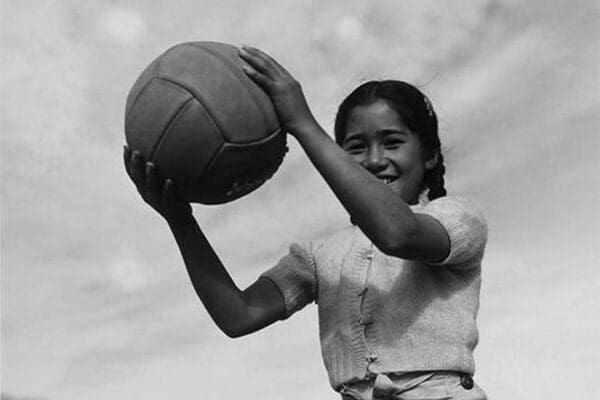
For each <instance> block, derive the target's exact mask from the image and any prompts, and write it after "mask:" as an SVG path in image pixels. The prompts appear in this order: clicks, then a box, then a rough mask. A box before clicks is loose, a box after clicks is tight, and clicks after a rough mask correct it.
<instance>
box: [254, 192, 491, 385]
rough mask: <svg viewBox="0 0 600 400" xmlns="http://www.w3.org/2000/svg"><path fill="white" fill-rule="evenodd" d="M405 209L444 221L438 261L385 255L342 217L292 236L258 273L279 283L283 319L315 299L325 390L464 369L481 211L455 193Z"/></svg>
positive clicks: (483, 234) (469, 356)
mask: <svg viewBox="0 0 600 400" xmlns="http://www.w3.org/2000/svg"><path fill="white" fill-rule="evenodd" d="M411 209H412V210H413V212H415V213H422V214H428V215H430V216H432V217H434V218H436V219H437V220H438V221H439V222H440V223H441V224H442V225H443V226H444V228H445V229H446V231H447V233H448V236H449V238H450V253H449V255H448V257H447V258H446V259H445V260H444V261H443V262H440V263H437V264H424V263H420V262H416V261H411V260H404V259H400V258H397V257H392V256H388V255H385V254H383V253H382V252H380V251H379V250H378V249H377V248H376V247H375V246H374V245H373V244H372V243H371V242H370V240H369V239H368V238H367V237H366V236H365V235H364V234H363V233H362V231H361V230H360V229H359V228H358V227H357V226H352V227H348V228H346V229H343V230H341V231H339V232H337V233H335V234H333V235H332V236H330V237H328V238H327V239H325V240H320V241H313V242H309V243H305V244H302V245H301V244H295V243H294V244H292V245H291V246H290V252H289V254H288V255H286V256H284V257H283V258H282V259H281V260H280V261H279V263H278V264H277V265H276V266H274V267H273V268H271V269H270V270H268V271H266V272H265V273H264V274H262V275H261V277H264V278H268V279H271V280H272V281H273V282H274V283H275V284H276V285H277V287H278V288H279V290H280V291H281V293H282V295H283V297H284V300H285V307H286V315H285V318H284V319H287V318H288V317H289V316H290V315H292V314H293V313H295V312H296V311H298V310H300V309H301V308H303V307H304V306H305V305H307V304H308V303H310V302H313V301H315V302H316V303H317V304H318V310H319V331H320V340H321V351H322V355H323V360H324V362H325V367H326V369H327V372H328V374H329V381H330V383H331V386H332V387H333V388H334V390H337V391H339V390H340V389H341V387H342V385H344V384H351V383H354V382H357V381H361V380H365V379H369V378H371V377H373V376H375V375H376V374H379V373H387V372H395V373H403V372H409V371H436V370H438V371H441V370H447V371H458V372H465V373H469V374H473V373H474V369H475V366H474V360H473V350H474V348H475V346H476V345H477V341H478V332H477V326H476V323H475V319H476V316H477V311H478V309H479V291H480V287H481V259H482V257H483V253H484V247H485V243H486V240H487V225H486V222H485V219H484V217H483V215H482V214H481V212H480V211H479V209H478V208H477V207H476V206H475V205H473V204H472V203H471V202H470V201H468V200H466V199H463V198H459V197H441V198H438V199H436V200H433V201H431V202H429V203H426V204H419V205H415V206H411Z"/></svg>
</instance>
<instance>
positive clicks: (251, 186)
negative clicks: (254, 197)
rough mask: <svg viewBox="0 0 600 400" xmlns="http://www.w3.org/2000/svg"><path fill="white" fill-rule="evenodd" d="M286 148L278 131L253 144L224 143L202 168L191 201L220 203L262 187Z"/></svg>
mask: <svg viewBox="0 0 600 400" xmlns="http://www.w3.org/2000/svg"><path fill="white" fill-rule="evenodd" d="M286 151H287V147H286V135H285V133H284V132H283V131H281V130H279V129H278V130H277V131H275V132H274V133H273V134H271V135H269V136H268V137H266V138H264V139H262V140H260V141H256V142H254V143H252V144H236V143H225V144H223V146H222V147H221V148H220V150H219V152H218V153H217V154H216V155H215V157H214V159H213V161H212V163H211V164H210V165H209V166H208V168H206V169H205V170H204V173H203V174H202V176H201V178H200V181H199V185H198V186H197V188H198V189H200V188H202V190H197V191H196V192H195V194H194V195H193V196H192V198H193V199H194V200H193V201H198V202H200V203H204V204H223V203H227V202H229V201H232V200H235V199H237V198H240V197H242V196H244V195H245V194H248V193H250V192H251V191H253V190H255V189H256V188H258V187H259V186H261V185H262V184H263V183H264V182H265V181H266V180H267V179H269V178H270V177H271V176H273V174H274V173H275V172H276V171H277V169H278V168H279V165H280V164H281V162H282V160H283V157H284V156H285V153H286Z"/></svg>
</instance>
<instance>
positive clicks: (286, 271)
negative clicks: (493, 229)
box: [260, 243, 317, 319]
mask: <svg viewBox="0 0 600 400" xmlns="http://www.w3.org/2000/svg"><path fill="white" fill-rule="evenodd" d="M260 277H261V278H267V279H270V280H271V281H273V283H275V285H276V286H277V287H278V288H279V291H280V292H281V294H282V296H283V299H284V301H285V318H284V319H287V318H289V317H290V316H291V315H292V314H294V313H295V312H296V311H298V310H300V309H302V308H303V307H304V306H306V305H307V304H309V303H311V302H313V301H316V294H317V273H316V265H315V257H314V254H313V245H312V243H306V244H302V245H300V244H297V243H293V244H292V245H291V246H290V249H289V253H288V254H287V255H285V256H284V257H282V258H281V259H280V260H279V262H278V263H277V264H276V265H275V266H274V267H272V268H271V269H269V270H267V271H266V272H264V273H263V274H261V275H260Z"/></svg>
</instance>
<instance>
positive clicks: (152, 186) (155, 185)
mask: <svg viewBox="0 0 600 400" xmlns="http://www.w3.org/2000/svg"><path fill="white" fill-rule="evenodd" d="M145 190H146V196H148V198H149V199H150V200H154V201H156V200H158V199H159V197H160V196H161V192H162V190H161V188H160V182H159V178H158V174H157V173H156V167H155V166H154V164H153V163H151V162H147V163H146V182H145Z"/></svg>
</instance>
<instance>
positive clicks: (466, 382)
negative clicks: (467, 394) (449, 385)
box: [460, 374, 475, 390]
mask: <svg viewBox="0 0 600 400" xmlns="http://www.w3.org/2000/svg"><path fill="white" fill-rule="evenodd" d="M460 384H461V386H462V387H464V388H465V389H467V390H471V389H473V386H475V382H473V378H471V376H470V375H467V374H464V375H463V376H461V377H460Z"/></svg>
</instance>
